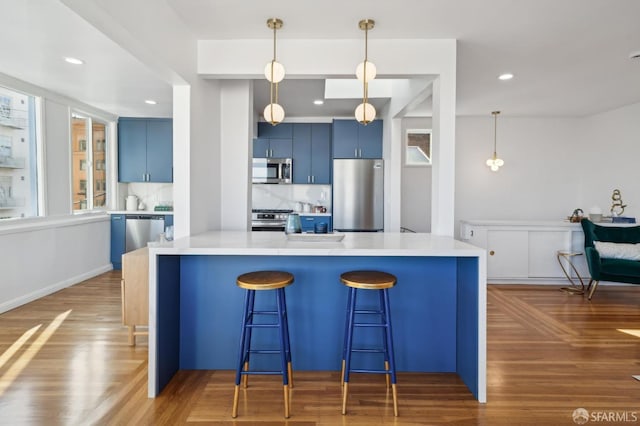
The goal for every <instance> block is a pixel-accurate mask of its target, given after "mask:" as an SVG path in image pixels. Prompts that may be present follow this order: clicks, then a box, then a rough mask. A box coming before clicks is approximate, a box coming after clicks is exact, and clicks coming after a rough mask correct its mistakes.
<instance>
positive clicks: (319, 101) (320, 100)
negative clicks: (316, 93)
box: [313, 99, 324, 105]
mask: <svg viewBox="0 0 640 426" xmlns="http://www.w3.org/2000/svg"><path fill="white" fill-rule="evenodd" d="M313 104H314V105H322V104H324V101H323V100H322V99H316V100H315V101H313Z"/></svg>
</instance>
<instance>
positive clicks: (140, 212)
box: [109, 210, 173, 215]
mask: <svg viewBox="0 0 640 426" xmlns="http://www.w3.org/2000/svg"><path fill="white" fill-rule="evenodd" d="M109 214H149V215H163V214H164V215H166V214H173V211H170V212H167V211H162V212H154V211H153V210H109Z"/></svg>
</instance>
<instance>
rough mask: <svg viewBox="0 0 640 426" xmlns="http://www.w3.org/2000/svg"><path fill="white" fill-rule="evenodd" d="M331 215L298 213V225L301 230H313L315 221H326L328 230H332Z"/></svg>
mask: <svg viewBox="0 0 640 426" xmlns="http://www.w3.org/2000/svg"><path fill="white" fill-rule="evenodd" d="M332 222H333V221H332V217H331V216H307V215H300V225H301V228H302V232H313V231H314V228H315V225H316V223H326V224H327V226H328V228H329V232H333V223H332Z"/></svg>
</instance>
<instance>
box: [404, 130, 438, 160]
mask: <svg viewBox="0 0 640 426" xmlns="http://www.w3.org/2000/svg"><path fill="white" fill-rule="evenodd" d="M415 134H417V135H429V153H430V154H431V156H430V157H428V158H429V162H428V163H415V162H409V155H408V152H407V151H408V149H409V146H410V145H409V137H410V135H415ZM402 156H403V166H404V167H431V166H432V165H433V130H432V129H407V130H406V131H405V134H404V141H403V151H402Z"/></svg>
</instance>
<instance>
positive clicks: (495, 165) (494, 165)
mask: <svg viewBox="0 0 640 426" xmlns="http://www.w3.org/2000/svg"><path fill="white" fill-rule="evenodd" d="M491 114H493V156H492V157H491V158H489V159H488V160H487V166H489V167H491V171H492V172H497V171H498V169H500V167H502V166H504V161H503V160H502V159H501V158H498V153H497V150H496V143H497V139H498V115H499V114H500V111H493V112H492V113H491Z"/></svg>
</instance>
